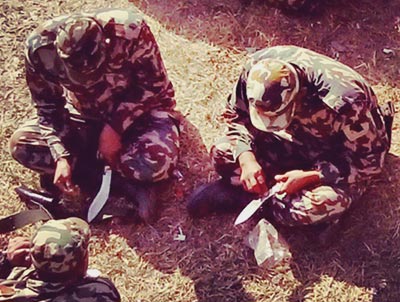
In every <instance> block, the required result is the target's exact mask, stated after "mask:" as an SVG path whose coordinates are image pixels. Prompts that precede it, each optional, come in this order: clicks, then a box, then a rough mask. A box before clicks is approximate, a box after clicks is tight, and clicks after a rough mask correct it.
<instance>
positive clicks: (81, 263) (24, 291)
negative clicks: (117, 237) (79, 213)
mask: <svg viewBox="0 0 400 302" xmlns="http://www.w3.org/2000/svg"><path fill="white" fill-rule="evenodd" d="M89 239H90V230H89V226H88V224H87V223H86V222H85V221H83V220H81V219H79V218H68V219H62V220H50V221H48V222H46V223H44V224H43V225H42V226H41V227H39V228H38V230H37V231H36V232H35V234H34V235H33V237H32V239H31V240H29V239H28V238H25V237H17V238H14V239H11V240H10V242H9V245H8V248H7V251H6V252H3V253H2V254H1V256H0V262H1V263H0V271H1V278H3V277H4V278H5V279H0V301H15V302H17V301H24V302H29V301H68V302H74V301H84V302H90V301H93V302H95V301H102V302H103V301H104V302H105V301H109V302H117V301H120V296H119V293H118V291H117V289H116V288H115V286H114V285H113V283H112V282H111V281H110V280H108V279H105V278H101V277H90V276H88V275H87V274H86V273H87V269H88V261H89V252H88V245H89ZM5 275H6V276H5Z"/></svg>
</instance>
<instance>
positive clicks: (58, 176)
mask: <svg viewBox="0 0 400 302" xmlns="http://www.w3.org/2000/svg"><path fill="white" fill-rule="evenodd" d="M54 184H55V185H56V186H57V187H58V188H59V189H60V190H61V191H62V192H64V193H66V194H69V195H75V194H78V193H77V191H78V187H77V186H75V185H74V184H73V183H72V168H71V165H70V163H69V162H68V159H66V158H59V159H58V160H57V164H56V171H55V173H54Z"/></svg>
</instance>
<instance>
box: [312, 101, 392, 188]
mask: <svg viewBox="0 0 400 302" xmlns="http://www.w3.org/2000/svg"><path fill="white" fill-rule="evenodd" d="M339 130H340V131H341V132H342V133H343V135H344V144H343V148H342V151H341V154H339V155H338V156H337V158H336V160H335V164H333V163H332V162H328V161H326V162H319V163H317V165H316V168H317V169H318V170H320V171H321V173H322V175H323V179H322V181H323V183H326V184H332V183H336V184H337V183H349V184H352V183H357V182H360V181H365V180H368V179H370V178H372V177H373V176H374V175H377V174H379V173H380V172H381V169H382V166H383V161H384V157H385V154H386V152H387V149H388V140H387V136H386V134H385V132H384V127H383V125H382V121H381V119H380V116H379V112H378V110H377V109H373V110H370V108H368V107H367V106H366V105H365V102H355V103H353V104H352V105H351V107H350V108H349V110H347V112H346V113H345V117H344V118H343V119H342V121H341V125H340V129H339Z"/></svg>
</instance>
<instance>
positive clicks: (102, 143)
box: [99, 124, 122, 169]
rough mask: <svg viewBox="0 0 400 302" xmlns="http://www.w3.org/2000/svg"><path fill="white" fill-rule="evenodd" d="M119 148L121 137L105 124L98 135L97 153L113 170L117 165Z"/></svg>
mask: <svg viewBox="0 0 400 302" xmlns="http://www.w3.org/2000/svg"><path fill="white" fill-rule="evenodd" d="M121 148H122V144H121V136H120V135H119V134H118V133H117V132H116V131H115V130H114V129H113V128H112V127H111V126H110V125H108V124H106V125H105V126H104V128H103V130H102V131H101V133H100V137H99V152H100V154H101V156H102V157H103V158H104V160H105V161H106V162H107V163H108V164H109V165H110V166H111V168H113V169H115V168H116V167H118V165H119V161H120V159H119V156H120V150H121Z"/></svg>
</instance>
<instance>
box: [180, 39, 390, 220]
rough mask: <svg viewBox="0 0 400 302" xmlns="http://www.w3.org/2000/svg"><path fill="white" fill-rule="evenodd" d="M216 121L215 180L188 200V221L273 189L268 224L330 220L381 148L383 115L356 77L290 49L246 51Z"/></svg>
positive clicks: (362, 181)
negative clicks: (220, 132) (221, 125)
mask: <svg viewBox="0 0 400 302" xmlns="http://www.w3.org/2000/svg"><path fill="white" fill-rule="evenodd" d="M224 117H225V120H226V122H227V126H228V131H227V133H226V136H225V137H223V138H222V139H220V140H219V141H218V142H217V143H216V144H215V145H214V146H213V148H212V150H211V154H212V159H213V161H214V164H215V168H216V170H217V172H218V173H219V174H220V175H221V176H222V179H221V180H218V181H216V182H214V183H211V184H207V185H205V186H202V187H200V188H199V189H198V190H197V191H196V192H195V193H194V194H193V195H192V196H191V198H190V200H189V203H188V211H189V213H190V215H191V216H193V217H201V216H204V215H207V214H209V213H212V212H226V211H232V210H239V209H241V208H243V207H244V205H245V204H246V203H247V202H248V201H249V200H251V199H254V198H256V197H257V196H260V195H264V194H266V193H267V192H268V190H269V189H270V188H271V186H272V185H273V184H274V183H280V185H281V188H280V192H278V193H280V194H279V196H282V195H283V196H284V197H283V198H277V197H276V196H275V197H272V199H271V200H270V202H268V203H267V204H266V207H267V214H268V217H271V216H272V218H274V219H275V220H276V221H277V222H279V223H281V224H283V225H289V226H300V225H310V224H318V223H324V222H331V221H336V220H337V219H338V218H339V217H340V216H341V215H342V214H343V213H344V212H345V211H346V210H347V209H348V208H349V207H350V206H351V205H352V203H354V202H356V201H358V200H359V199H360V197H361V195H362V194H363V193H364V192H365V191H366V189H367V187H368V185H369V184H370V183H371V181H372V179H373V178H374V177H375V176H377V175H378V174H379V173H380V172H381V170H382V166H383V163H384V159H385V155H386V153H387V151H388V150H389V137H388V136H389V134H388V133H390V131H389V130H390V129H389V128H388V127H386V126H385V122H386V118H387V117H386V116H385V117H384V114H383V113H382V111H381V108H380V107H379V106H378V101H377V98H376V96H375V94H374V92H373V90H372V89H371V87H370V85H369V84H368V83H367V82H366V81H365V80H364V79H363V78H362V77H361V75H359V74H358V73H357V72H356V71H354V70H352V69H351V68H350V67H348V66H345V65H344V64H342V63H340V62H337V61H335V60H333V59H331V58H328V57H326V56H324V55H321V54H318V53H316V52H313V51H311V50H307V49H304V48H299V47H295V46H276V47H271V48H267V49H263V50H260V51H258V52H256V53H255V54H253V55H252V56H251V57H250V59H249V61H248V62H247V64H246V65H245V67H244V69H243V72H242V73H241V75H240V77H239V79H238V81H237V83H236V85H235V86H234V89H233V92H232V95H231V96H230V98H229V99H228V103H227V107H226V111H225V112H224ZM389 124H390V123H387V124H386V125H389Z"/></svg>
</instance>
